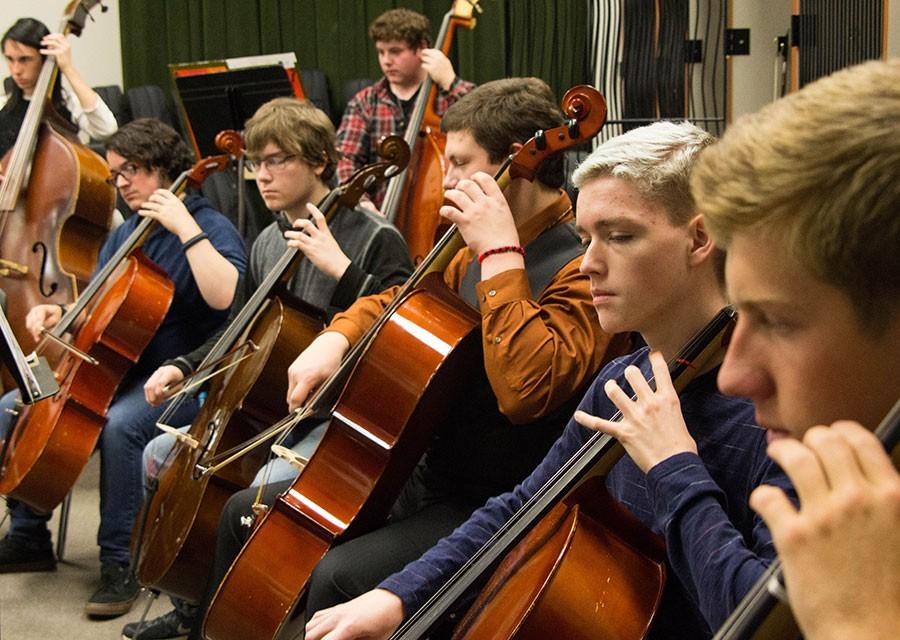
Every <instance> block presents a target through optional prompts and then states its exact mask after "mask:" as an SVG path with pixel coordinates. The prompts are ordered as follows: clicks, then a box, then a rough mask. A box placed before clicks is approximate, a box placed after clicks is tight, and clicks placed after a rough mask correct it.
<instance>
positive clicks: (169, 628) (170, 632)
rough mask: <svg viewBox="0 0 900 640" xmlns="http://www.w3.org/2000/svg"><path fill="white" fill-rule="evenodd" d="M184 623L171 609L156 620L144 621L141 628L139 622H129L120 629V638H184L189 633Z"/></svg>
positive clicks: (160, 639) (153, 639) (188, 627)
mask: <svg viewBox="0 0 900 640" xmlns="http://www.w3.org/2000/svg"><path fill="white" fill-rule="evenodd" d="M185 622H187V621H185V620H182V619H181V616H179V615H178V612H177V611H176V610H175V609H172V610H171V611H170V612H169V613H165V614H163V615H161V616H159V617H158V618H153V620H145V621H144V624H143V626H141V623H140V622H129V623H128V624H126V625H125V626H124V627H122V638H124V639H126V640H163V639H164V638H184V637H187V635H188V634H189V633H190V632H191V627H190V626H189V625H188V624H185ZM139 629H140V630H139Z"/></svg>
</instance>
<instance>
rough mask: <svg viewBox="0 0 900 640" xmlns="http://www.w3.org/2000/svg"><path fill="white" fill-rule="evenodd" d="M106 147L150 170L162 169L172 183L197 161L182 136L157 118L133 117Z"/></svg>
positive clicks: (112, 137) (109, 140)
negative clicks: (135, 118)
mask: <svg viewBox="0 0 900 640" xmlns="http://www.w3.org/2000/svg"><path fill="white" fill-rule="evenodd" d="M105 147H106V150H107V151H115V152H116V153H118V154H119V155H120V156H122V157H123V158H125V159H126V160H130V161H131V162H136V163H137V164H140V165H141V166H143V167H144V168H146V169H150V170H151V171H152V170H155V169H158V170H159V171H160V172H161V173H162V174H163V175H165V176H166V177H167V178H168V179H169V181H171V182H174V181H175V179H176V178H178V176H179V175H180V174H181V172H182V171H185V170H187V169H190V168H191V165H193V163H194V161H193V155H192V154H191V151H190V149H188V146H187V145H186V144H185V142H184V140H182V139H181V136H179V135H178V133H177V132H176V131H175V129H173V128H172V127H170V126H169V125H167V124H166V123H165V122H162V121H160V120H157V119H156V118H138V119H137V120H132V121H131V122H129V123H128V124H126V125H124V126H122V127H121V128H120V129H119V130H118V131H116V132H115V133H114V134H112V136H110V138H109V139H108V140H107V141H106V143H105Z"/></svg>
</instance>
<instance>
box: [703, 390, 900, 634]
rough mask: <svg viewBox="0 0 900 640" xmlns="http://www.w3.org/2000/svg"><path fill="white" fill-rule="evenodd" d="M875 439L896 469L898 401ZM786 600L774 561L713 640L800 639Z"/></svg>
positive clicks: (899, 437) (899, 451)
mask: <svg viewBox="0 0 900 640" xmlns="http://www.w3.org/2000/svg"><path fill="white" fill-rule="evenodd" d="M875 435H876V436H878V439H879V440H881V443H882V444H883V445H884V448H885V450H886V451H887V452H888V454H889V455H891V456H892V458H893V460H894V465H895V466H896V465H897V464H898V458H900V400H898V401H897V402H896V403H895V404H894V406H893V408H891V410H890V411H889V412H888V414H887V415H886V416H885V417H884V419H883V420H882V421H881V424H879V425H878V428H876V429H875ZM788 596H789V594H788V593H787V591H786V590H785V587H784V569H783V568H782V565H781V562H780V561H779V560H778V558H775V560H773V561H772V564H770V565H769V567H768V569H766V571H765V573H763V575H761V576H760V577H759V579H758V580H757V581H756V584H754V585H753V587H752V588H751V589H750V591H749V592H748V593H747V595H745V596H744V598H743V600H741V602H740V603H739V604H738V606H737V608H736V609H735V610H734V611H732V612H731V615H730V616H728V619H727V620H726V621H725V622H724V623H723V624H722V626H721V627H720V628H719V630H718V631H717V632H716V635H715V636H713V640H765V639H766V638H778V639H779V640H780V639H785V640H794V639H799V638H800V637H801V636H800V630H799V629H798V628H797V622H796V621H795V620H794V617H793V615H792V614H791V609H790V602H789V599H788Z"/></svg>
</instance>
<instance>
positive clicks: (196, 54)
mask: <svg viewBox="0 0 900 640" xmlns="http://www.w3.org/2000/svg"><path fill="white" fill-rule="evenodd" d="M587 4H588V3H587V0H481V5H482V7H483V9H484V12H483V13H482V14H480V15H479V16H478V25H477V27H476V28H475V30H474V31H471V32H469V31H466V30H461V31H460V32H459V33H458V37H457V39H456V46H455V50H454V52H453V53H452V56H451V57H452V59H453V60H454V63H455V66H456V69H457V72H458V73H459V75H460V76H461V77H463V78H466V79H470V80H473V81H474V82H476V83H483V82H487V81H488V80H493V79H496V78H503V77H508V76H519V75H534V76H538V77H540V78H543V79H544V80H546V81H547V82H548V83H549V84H550V86H551V87H552V88H553V90H554V91H555V92H556V94H557V95H558V96H559V97H561V96H562V94H563V93H564V92H565V90H566V89H567V88H569V87H570V86H572V85H574V84H578V83H581V82H585V81H586V80H587V79H588V78H587V76H588V63H587V55H586V52H587V30H588V19H587V14H588V9H587ZM398 6H402V7H408V8H410V9H414V10H416V11H419V12H421V13H424V14H425V15H427V16H428V18H429V19H430V20H431V22H432V28H433V31H434V34H435V36H436V35H437V31H438V30H439V28H440V23H441V19H442V17H443V15H444V14H445V13H446V12H447V10H448V9H449V8H450V6H451V2H450V0H418V1H417V0H399V1H392V0H150V1H148V0H121V2H120V9H119V10H120V17H121V22H122V24H121V32H122V64H123V71H124V83H125V88H126V89H127V88H130V87H134V86H139V85H144V84H158V85H160V86H162V87H163V88H164V89H165V90H166V93H167V94H168V93H169V91H170V87H171V83H170V80H169V75H168V69H167V65H168V64H169V63H175V62H193V61H198V60H214V59H221V58H227V57H235V56H248V55H257V54H264V53H280V52H284V51H294V52H295V53H296V55H297V62H298V67H299V68H303V69H308V68H318V69H321V70H323V71H324V72H325V74H326V75H327V76H328V81H329V83H330V91H331V104H332V107H333V109H335V110H340V109H342V108H343V105H344V98H343V95H342V94H343V87H344V83H345V82H346V81H347V80H349V79H353V78H365V77H368V78H373V79H375V78H378V77H380V75H381V74H380V71H379V69H378V61H377V59H376V57H375V52H374V47H373V46H372V43H371V41H370V40H369V39H368V36H367V35H366V30H367V27H368V24H369V23H370V22H371V21H372V20H373V19H374V18H375V17H376V16H378V15H379V14H380V13H382V12H383V11H386V10H387V9H390V8H393V7H398Z"/></svg>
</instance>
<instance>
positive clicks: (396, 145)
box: [133, 136, 409, 602]
mask: <svg viewBox="0 0 900 640" xmlns="http://www.w3.org/2000/svg"><path fill="white" fill-rule="evenodd" d="M379 155H380V156H381V157H383V158H385V160H384V161H382V162H378V163H375V164H371V165H368V166H366V167H363V168H362V169H360V170H359V171H357V172H356V173H355V174H354V176H353V177H352V178H351V179H350V180H349V181H348V182H347V183H346V184H344V185H341V186H340V187H338V188H336V189H334V190H332V191H331V192H330V193H329V194H328V195H327V196H326V197H325V198H324V199H323V201H322V202H321V203H319V208H320V209H321V210H322V212H323V213H324V214H325V218H326V220H329V219H331V218H332V217H333V216H334V215H335V214H336V213H337V212H338V211H339V210H340V209H341V208H342V207H347V208H352V207H354V206H355V205H356V204H357V202H358V201H359V198H360V197H361V196H362V194H363V193H364V192H365V191H366V190H367V189H370V188H371V187H372V186H374V185H377V184H378V183H380V182H381V181H383V180H385V179H386V178H388V177H390V176H393V175H395V174H396V173H397V171H400V170H402V169H403V168H404V167H405V166H406V163H407V162H408V160H409V148H408V147H407V146H406V144H405V143H404V142H403V140H402V139H401V138H399V137H397V136H392V137H389V138H386V139H385V140H383V141H382V142H381V144H380V145H379ZM304 259H305V258H304V254H303V252H302V251H299V250H297V249H293V248H288V249H287V250H286V251H285V252H284V253H283V254H282V256H281V258H280V259H279V260H278V262H277V264H276V266H275V267H274V268H273V269H272V270H271V271H270V272H269V273H268V274H267V275H266V277H265V279H264V280H263V282H261V283H260V285H259V287H258V288H257V290H256V291H255V292H254V294H253V295H252V296H251V298H250V299H249V300H248V301H247V303H246V304H245V305H244V307H243V308H242V309H241V311H240V312H239V313H238V314H237V316H236V317H235V318H234V320H233V321H232V322H231V324H230V325H229V326H228V328H227V329H226V331H225V333H224V334H223V335H222V337H221V338H219V340H218V341H217V342H216V345H215V346H214V347H213V349H212V350H211V351H210V353H209V354H208V355H207V356H206V357H205V358H204V361H203V363H201V365H200V368H199V370H203V369H206V368H209V366H210V363H215V362H218V361H221V360H222V359H223V358H226V359H227V358H228V357H229V354H231V357H236V358H240V359H241V361H240V362H239V363H237V364H236V365H235V366H234V367H233V368H230V369H228V370H227V371H226V372H225V373H224V374H223V375H221V376H217V377H216V378H215V379H214V380H213V382H212V384H211V385H210V389H209V392H208V396H207V399H206V401H205V403H204V405H203V408H202V409H201V410H200V413H199V414H198V415H197V417H196V418H195V420H194V421H193V423H192V425H191V427H190V429H189V430H188V431H187V433H185V434H181V433H178V434H177V435H176V437H177V438H178V442H177V444H176V445H175V448H174V449H173V450H172V452H171V453H170V454H169V456H168V457H167V458H166V460H165V462H164V463H163V465H162V466H161V468H160V470H159V472H158V473H157V486H156V487H155V488H154V489H153V490H152V491H151V494H150V496H149V498H148V500H147V502H146V504H145V507H144V512H143V514H142V515H140V516H139V520H138V522H139V526H138V528H137V529H138V531H139V532H140V533H139V535H138V540H137V546H136V547H135V551H134V553H133V558H134V561H133V566H134V567H135V570H136V574H137V577H138V580H139V581H140V582H141V584H143V585H145V586H151V587H155V588H158V589H160V590H162V591H165V592H167V593H170V594H173V595H177V596H180V597H182V598H185V599H188V600H192V601H195V602H196V601H199V600H200V599H201V597H202V596H203V594H204V589H205V587H206V582H207V577H208V575H209V573H210V571H211V570H212V567H211V565H212V560H213V558H212V555H211V554H210V553H209V550H210V549H211V548H213V547H214V543H215V534H216V528H217V524H218V520H219V514H220V513H221V510H222V507H223V505H224V503H225V501H226V500H227V499H228V498H229V497H230V496H231V495H232V494H233V493H234V492H235V491H237V490H239V489H243V488H245V487H247V486H249V485H250V482H251V481H252V480H253V478H254V476H255V474H256V472H257V470H258V469H259V468H260V467H261V466H262V464H263V462H264V460H263V459H262V456H260V455H253V454H250V455H247V456H246V457H244V458H242V459H241V461H240V463H239V464H233V465H226V466H224V467H222V469H221V470H220V471H219V472H217V473H215V474H208V475H207V474H205V475H198V474H196V473H195V471H194V467H195V465H196V464H197V462H198V461H200V460H201V459H202V458H205V457H208V456H210V455H213V454H215V453H216V452H217V451H218V450H219V449H220V448H227V447H231V446H233V445H236V444H239V443H240V442H243V441H244V440H246V439H248V438H250V437H252V436H253V435H255V434H256V433H258V432H259V431H262V430H263V428H264V426H267V425H269V424H271V423H273V422H275V421H276V420H277V419H278V418H279V417H281V416H283V415H284V414H285V413H286V412H287V410H288V407H287V404H286V402H285V397H286V395H287V378H286V376H285V372H286V371H287V368H288V366H289V365H290V363H291V361H292V360H293V358H294V356H295V354H297V353H299V352H300V351H302V350H303V349H304V348H306V346H307V345H308V344H309V343H310V342H311V341H312V339H313V338H314V337H315V336H316V335H317V334H318V332H319V331H320V330H321V329H322V327H323V326H324V317H323V314H322V312H321V311H319V310H318V309H314V308H312V307H310V306H309V305H306V304H304V303H302V301H300V300H297V299H295V298H294V296H292V295H290V294H289V293H288V285H289V282H290V280H291V278H292V277H293V275H294V273H295V272H296V270H297V267H298V266H299V265H300V264H301V262H302V261H303V260H304ZM176 402H177V401H176ZM174 413H175V409H174V404H173V405H170V406H169V408H168V409H167V411H166V413H165V414H164V415H163V416H161V417H160V419H159V423H161V424H165V423H166V418H167V416H168V415H174ZM167 430H168V429H167Z"/></svg>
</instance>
